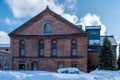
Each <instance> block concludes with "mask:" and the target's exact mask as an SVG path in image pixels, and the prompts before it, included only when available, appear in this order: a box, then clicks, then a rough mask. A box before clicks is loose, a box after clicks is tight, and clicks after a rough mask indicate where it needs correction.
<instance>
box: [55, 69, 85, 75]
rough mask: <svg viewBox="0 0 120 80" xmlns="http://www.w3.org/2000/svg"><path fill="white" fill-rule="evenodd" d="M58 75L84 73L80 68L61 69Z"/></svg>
mask: <svg viewBox="0 0 120 80" xmlns="http://www.w3.org/2000/svg"><path fill="white" fill-rule="evenodd" d="M57 72H58V73H66V74H80V73H83V72H82V71H80V70H79V69H78V68H61V69H57Z"/></svg>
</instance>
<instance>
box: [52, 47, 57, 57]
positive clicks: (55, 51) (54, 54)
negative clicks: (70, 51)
mask: <svg viewBox="0 0 120 80" xmlns="http://www.w3.org/2000/svg"><path fill="white" fill-rule="evenodd" d="M51 55H52V57H55V56H56V55H57V50H56V48H53V49H52V54H51Z"/></svg>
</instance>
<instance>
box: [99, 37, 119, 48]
mask: <svg viewBox="0 0 120 80" xmlns="http://www.w3.org/2000/svg"><path fill="white" fill-rule="evenodd" d="M107 37H108V39H109V40H110V42H111V45H112V46H116V45H117V42H116V40H115V38H114V36H107ZM104 38H105V36H100V45H103V40H104Z"/></svg>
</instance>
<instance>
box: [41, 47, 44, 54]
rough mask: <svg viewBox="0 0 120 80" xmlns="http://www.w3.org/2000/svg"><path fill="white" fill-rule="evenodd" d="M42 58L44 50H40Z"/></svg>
mask: <svg viewBox="0 0 120 80" xmlns="http://www.w3.org/2000/svg"><path fill="white" fill-rule="evenodd" d="M40 56H44V49H43V48H41V49H40Z"/></svg>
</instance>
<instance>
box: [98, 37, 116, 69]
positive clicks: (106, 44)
mask: <svg viewBox="0 0 120 80" xmlns="http://www.w3.org/2000/svg"><path fill="white" fill-rule="evenodd" d="M98 69H99V70H115V57H114V54H113V53H112V47H111V42H110V41H109V40H108V38H107V37H105V38H104V40H103V46H102V47H101V50H100V53H99V62H98Z"/></svg>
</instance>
